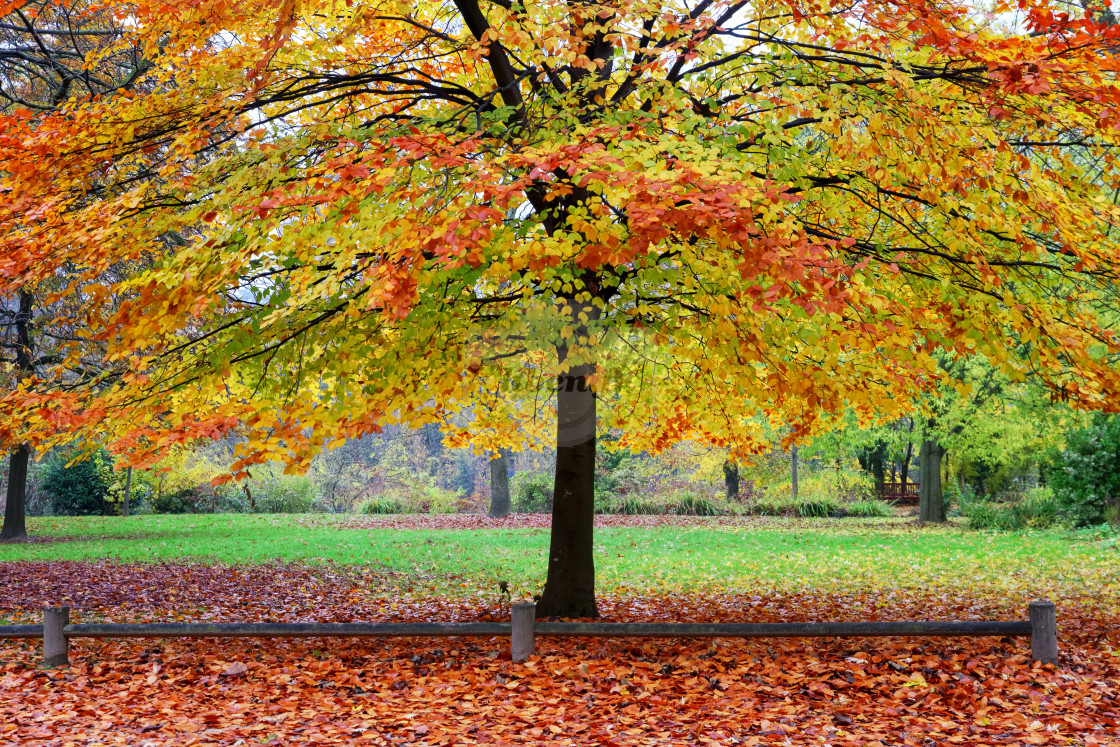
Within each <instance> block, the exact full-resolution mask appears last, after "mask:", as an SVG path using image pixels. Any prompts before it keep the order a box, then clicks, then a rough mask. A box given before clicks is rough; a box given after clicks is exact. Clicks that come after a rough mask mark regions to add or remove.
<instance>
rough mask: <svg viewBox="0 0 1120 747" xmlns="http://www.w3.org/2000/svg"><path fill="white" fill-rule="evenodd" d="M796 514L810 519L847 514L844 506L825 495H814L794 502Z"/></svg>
mask: <svg viewBox="0 0 1120 747" xmlns="http://www.w3.org/2000/svg"><path fill="white" fill-rule="evenodd" d="M794 505H795V507H796V508H795V510H796V513H797V516H800V517H802V518H806V519H810V518H817V519H827V518H829V517H832V516H845V515H847V514H846V512H845V511H844V508H843V507H842V506H841V505H840V504H839V503H838V502H837V501H836V500H835V499H834V498H828V497H826V496H816V497H814V498H809V499H808V500H804V501H797V502H796V503H795V504H794Z"/></svg>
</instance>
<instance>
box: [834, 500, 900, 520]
mask: <svg viewBox="0 0 1120 747" xmlns="http://www.w3.org/2000/svg"><path fill="white" fill-rule="evenodd" d="M844 510H846V511H847V512H848V516H858V517H860V518H865V519H880V518H883V517H885V516H890V515H891V507H890V504H889V503H887V502H886V501H878V500H870V499H865V500H860V501H852V502H851V503H849V504H848V505H846V506H845V507H844Z"/></svg>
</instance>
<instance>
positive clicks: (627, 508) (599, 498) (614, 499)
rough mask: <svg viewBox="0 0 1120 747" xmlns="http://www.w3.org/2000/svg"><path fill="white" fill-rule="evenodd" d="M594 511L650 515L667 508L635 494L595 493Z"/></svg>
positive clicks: (659, 512) (664, 510) (624, 514)
mask: <svg viewBox="0 0 1120 747" xmlns="http://www.w3.org/2000/svg"><path fill="white" fill-rule="evenodd" d="M595 513H598V514H621V515H623V516H650V515H653V514H664V513H668V508H667V507H666V506H665V505H663V504H661V503H659V502H658V501H656V500H653V499H650V498H643V497H641V496H638V495H635V494H629V495H615V494H614V493H599V492H598V491H596V493H595Z"/></svg>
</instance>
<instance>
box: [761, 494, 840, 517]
mask: <svg viewBox="0 0 1120 747" xmlns="http://www.w3.org/2000/svg"><path fill="white" fill-rule="evenodd" d="M744 513H747V514H750V515H752V516H795V517H800V518H829V517H832V518H836V517H841V516H847V515H848V512H847V511H845V510H844V507H843V506H842V505H841V504H840V503H839V502H838V501H837V500H836V499H834V498H830V497H828V496H820V495H818V496H813V497H809V498H800V497H799V498H793V497H792V496H790V495H780V494H779V495H775V494H774V493H772V492H771V493H767V494H764V495H761V496H759V497H758V498H755V499H754V500H753V501H751V502H750V503H748V504H747V505H746V507H745V508H744Z"/></svg>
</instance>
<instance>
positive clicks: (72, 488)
mask: <svg viewBox="0 0 1120 747" xmlns="http://www.w3.org/2000/svg"><path fill="white" fill-rule="evenodd" d="M72 458H73V455H72V454H70V455H59V456H57V457H54V458H52V459H51V460H50V461H49V462H48V463H47V465H46V468H45V469H44V470H43V478H42V482H41V487H42V489H43V491H44V492H45V493H47V495H49V496H50V501H51V510H52V512H53V513H54V514H55V516H89V515H90V514H100V513H102V512H103V511H104V510H105V499H106V497H108V495H109V487H110V485H111V481H110V479H109V467H110V465H111V462H110V461H109V455H108V454H106V453H105V452H104V451H98V452H97V453H95V454H94V455H93V456H91V457H90V458H88V459H84V460H83V461H80V462H76V463H74V464H72V465H69V466H67V462H68V461H69V460H70V459H72Z"/></svg>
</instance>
